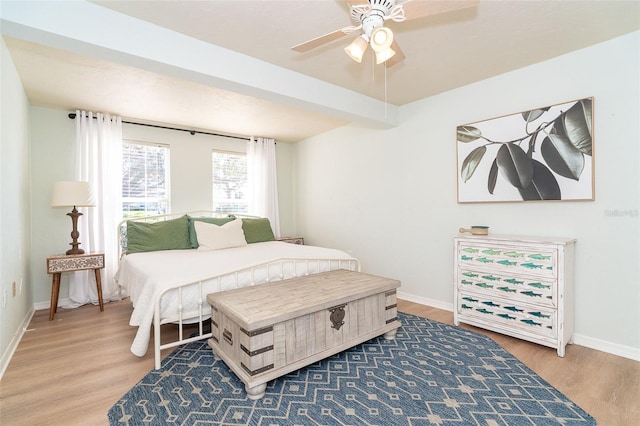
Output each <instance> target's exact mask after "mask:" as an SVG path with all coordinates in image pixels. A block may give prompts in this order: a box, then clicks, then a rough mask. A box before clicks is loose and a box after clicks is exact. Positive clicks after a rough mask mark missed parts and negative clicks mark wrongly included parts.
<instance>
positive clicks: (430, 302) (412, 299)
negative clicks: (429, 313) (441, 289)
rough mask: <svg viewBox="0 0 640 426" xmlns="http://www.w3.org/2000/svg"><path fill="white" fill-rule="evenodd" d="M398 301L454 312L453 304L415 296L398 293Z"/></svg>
mask: <svg viewBox="0 0 640 426" xmlns="http://www.w3.org/2000/svg"><path fill="white" fill-rule="evenodd" d="M397 294H398V299H402V300H406V301H409V302H413V303H419V304H421V305H425V306H431V307H433V308H438V309H442V310H444V311H449V312H453V303H447V302H443V301H442V300H436V299H429V298H426V297H420V296H415V295H413V294H409V293H405V292H403V291H398V293H397Z"/></svg>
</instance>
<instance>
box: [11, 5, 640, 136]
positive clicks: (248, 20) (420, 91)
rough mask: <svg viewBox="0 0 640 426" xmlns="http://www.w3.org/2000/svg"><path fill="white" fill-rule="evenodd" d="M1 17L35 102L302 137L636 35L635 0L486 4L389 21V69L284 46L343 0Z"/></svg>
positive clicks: (17, 11)
mask: <svg viewBox="0 0 640 426" xmlns="http://www.w3.org/2000/svg"><path fill="white" fill-rule="evenodd" d="M414 1H425V0H414ZM449 1H455V0H449ZM0 19H1V21H0V24H1V26H0V29H1V30H2V34H3V36H4V38H5V42H6V44H7V46H8V48H9V51H10V53H11V56H12V59H13V62H14V63H15V66H16V69H17V71H18V73H19V75H20V78H21V79H22V82H23V86H24V88H25V91H26V93H27V96H28V97H29V100H30V102H31V103H32V104H33V105H38V106H45V107H51V108H60V109H65V110H69V111H73V110H75V109H85V110H92V111H103V112H112V113H115V114H118V115H121V116H123V118H125V119H129V120H132V121H140V122H146V123H149V122H153V123H163V124H169V125H175V126H178V127H185V128H189V129H191V128H193V129H200V130H208V131H214V132H219V133H229V134H235V135H254V136H266V137H273V138H275V139H276V140H279V141H282V142H295V141H298V140H302V139H305V138H308V137H310V136H313V135H315V134H319V133H322V132H325V131H328V130H330V129H332V128H335V127H338V126H342V125H344V124H346V123H349V122H352V123H356V124H359V125H367V126H378V127H390V126H393V125H394V124H396V123H397V121H398V116H397V114H398V108H397V107H398V106H401V105H404V104H407V103H410V102H413V101H416V100H419V99H422V98H425V97H428V96H431V95H434V94H437V93H440V92H443V91H446V90H450V89H454V88H456V87H460V86H464V85H467V84H471V83H474V82H476V81H480V80H483V79H486V78H490V77H493V76H497V75H500V74H503V73H505V72H508V71H512V70H515V69H518V68H522V67H525V66H527V65H531V64H534V63H537V62H541V61H544V60H548V59H551V58H554V57H556V56H559V55H563V54H565V53H568V52H571V51H574V50H578V49H581V48H584V47H588V46H591V45H593V44H596V43H599V42H602V41H606V40H609V39H611V38H614V37H618V36H621V35H624V34H626V33H629V32H632V31H637V30H639V29H640V1H569V0H565V1H548V0H543V1H530V0H502V1H495V0H480V1H479V5H478V6H477V7H476V8H472V9H465V10H461V11H457V12H451V13H447V14H442V15H438V16H432V17H425V18H420V19H415V20H412V21H407V22H403V23H396V22H390V21H389V22H388V24H387V25H388V26H389V27H390V28H391V29H392V30H393V31H394V33H395V37H396V40H397V41H398V42H399V44H400V46H401V47H402V50H403V51H404V53H405V55H406V59H405V60H404V61H403V62H401V63H400V64H398V65H396V66H394V67H391V68H390V69H388V70H387V69H386V68H385V67H384V66H382V65H377V66H374V65H373V62H372V59H371V57H370V56H369V55H365V59H364V60H363V63H362V64H357V63H355V62H353V61H352V60H351V59H349V58H348V57H347V56H346V54H345V53H344V51H343V48H344V47H345V46H347V45H348V44H349V43H350V41H351V39H352V38H353V37H354V35H350V36H345V37H343V38H342V39H340V40H337V41H334V42H331V43H329V44H327V45H325V46H322V47H320V48H317V49H315V50H312V51H310V52H307V53H302V54H301V53H296V52H293V51H292V50H291V49H290V48H291V46H293V45H296V44H299V43H301V42H304V41H306V40H308V39H311V38H314V37H317V36H320V35H323V34H325V33H328V32H331V31H333V30H336V29H339V28H341V27H344V26H347V25H350V24H351V22H350V20H349V8H348V6H347V4H346V2H344V1H337V0H288V1H277V0H262V1H250V0H235V1H222V0H209V1H170V0H169V1H166V0H163V1H157V0H156V1H153V0H152V1H149V0H147V1H122V0H118V1H111V0H108V1H92V2H86V1H72V2H68V1H67V2H61V1H46V2H37V1H27V2H25V1H22V2H20V1H9V0H2V2H0ZM151 24H153V25H151ZM185 36H188V37H185ZM203 42H204V43H203Z"/></svg>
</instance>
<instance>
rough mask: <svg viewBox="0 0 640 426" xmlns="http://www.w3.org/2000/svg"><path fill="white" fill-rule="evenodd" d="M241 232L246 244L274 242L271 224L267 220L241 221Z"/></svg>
mask: <svg viewBox="0 0 640 426" xmlns="http://www.w3.org/2000/svg"><path fill="white" fill-rule="evenodd" d="M242 230H243V231H244V239H245V240H247V244H251V243H261V242H263V241H274V240H275V239H276V238H275V237H274V236H273V230H272V229H271V223H269V219H267V218H257V219H242Z"/></svg>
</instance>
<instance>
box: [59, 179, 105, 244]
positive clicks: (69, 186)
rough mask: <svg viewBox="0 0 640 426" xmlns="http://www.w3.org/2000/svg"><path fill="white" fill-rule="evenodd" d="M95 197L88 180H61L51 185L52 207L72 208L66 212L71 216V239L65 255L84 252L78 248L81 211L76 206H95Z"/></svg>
mask: <svg viewBox="0 0 640 426" xmlns="http://www.w3.org/2000/svg"><path fill="white" fill-rule="evenodd" d="M95 205H96V203H95V199H94V196H93V188H92V186H91V184H90V183H89V182H77V181H63V182H56V183H55V184H54V185H53V193H52V195H51V206H52V207H71V206H73V210H71V211H70V212H69V213H67V216H71V224H72V227H73V229H72V231H71V238H72V239H73V241H72V242H71V243H69V245H70V246H71V249H70V250H67V253H66V254H67V255H74V254H84V250H82V249H81V248H78V246H79V245H80V243H79V242H78V237H79V236H80V233H79V232H78V217H80V216H82V213H80V212H79V211H78V209H77V208H76V207H93V206H95Z"/></svg>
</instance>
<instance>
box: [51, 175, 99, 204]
mask: <svg viewBox="0 0 640 426" xmlns="http://www.w3.org/2000/svg"><path fill="white" fill-rule="evenodd" d="M95 205H96V201H95V197H94V195H93V187H92V186H91V184H90V183H89V182H77V181H62V182H56V183H55V184H54V185H53V192H52V194H51V206H52V207H70V206H74V207H93V206H95Z"/></svg>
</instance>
